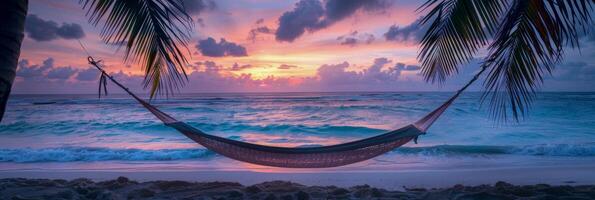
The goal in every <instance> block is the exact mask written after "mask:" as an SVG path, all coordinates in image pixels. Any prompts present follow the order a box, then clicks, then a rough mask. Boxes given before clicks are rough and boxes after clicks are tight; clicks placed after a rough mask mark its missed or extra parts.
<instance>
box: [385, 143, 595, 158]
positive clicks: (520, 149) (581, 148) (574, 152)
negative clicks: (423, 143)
mask: <svg viewBox="0 0 595 200" xmlns="http://www.w3.org/2000/svg"><path fill="white" fill-rule="evenodd" d="M393 153H398V154H409V155H412V154H413V155H423V156H469V155H498V154H511V155H529V156H576V157H587V156H595V144H543V145H527V146H482V145H437V146H428V147H401V148H397V149H395V150H393Z"/></svg>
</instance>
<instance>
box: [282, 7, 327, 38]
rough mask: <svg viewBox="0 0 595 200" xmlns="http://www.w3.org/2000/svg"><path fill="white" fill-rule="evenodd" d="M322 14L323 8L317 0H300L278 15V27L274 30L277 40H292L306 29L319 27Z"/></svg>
mask: <svg viewBox="0 0 595 200" xmlns="http://www.w3.org/2000/svg"><path fill="white" fill-rule="evenodd" d="M323 15H324V8H322V4H321V3H320V1H318V0H301V1H299V2H297V3H296V4H295V8H294V9H293V10H292V11H288V12H285V13H283V15H281V17H279V28H277V31H276V32H275V39H276V40H277V41H285V42H293V41H294V40H295V39H296V38H298V37H300V36H301V35H302V34H304V32H306V30H315V29H319V28H320V18H321V17H322V16H323Z"/></svg>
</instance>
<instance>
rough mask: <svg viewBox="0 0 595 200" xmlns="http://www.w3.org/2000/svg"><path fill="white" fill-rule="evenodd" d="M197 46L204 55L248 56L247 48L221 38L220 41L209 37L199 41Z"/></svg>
mask: <svg viewBox="0 0 595 200" xmlns="http://www.w3.org/2000/svg"><path fill="white" fill-rule="evenodd" d="M196 48H197V49H198V50H200V53H201V54H202V55H204V56H209V57H223V56H233V57H239V56H247V55H248V53H247V52H246V48H245V47H243V46H241V45H238V44H235V43H233V42H227V41H226V40H225V39H223V38H221V40H220V41H219V43H217V41H215V39H213V38H211V37H209V38H207V39H204V40H200V41H198V44H197V45H196Z"/></svg>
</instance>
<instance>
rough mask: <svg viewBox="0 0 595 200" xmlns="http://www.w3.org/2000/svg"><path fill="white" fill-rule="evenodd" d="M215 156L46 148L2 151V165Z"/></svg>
mask: <svg viewBox="0 0 595 200" xmlns="http://www.w3.org/2000/svg"><path fill="white" fill-rule="evenodd" d="M214 155H215V153H213V152H211V151H209V150H206V149H161V150H142V149H110V148H93V147H64V148H44V149H31V148H28V149H0V162H16V163H31V162H77V161H83V162H84V161H87V162H90V161H110V160H120V161H167V160H187V159H205V158H209V157H212V156H214Z"/></svg>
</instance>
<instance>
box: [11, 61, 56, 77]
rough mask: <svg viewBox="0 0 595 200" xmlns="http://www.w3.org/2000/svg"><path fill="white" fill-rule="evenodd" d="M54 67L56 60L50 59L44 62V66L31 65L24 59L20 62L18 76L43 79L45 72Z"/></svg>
mask: <svg viewBox="0 0 595 200" xmlns="http://www.w3.org/2000/svg"><path fill="white" fill-rule="evenodd" d="M53 66H54V59H53V58H48V59H46V60H44V61H43V64H42V65H29V60H26V59H23V60H21V61H20V62H19V66H18V69H17V76H20V77H23V78H26V79H29V78H36V77H42V76H44V75H45V72H46V71H47V70H49V69H51V68H52V67H53Z"/></svg>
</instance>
